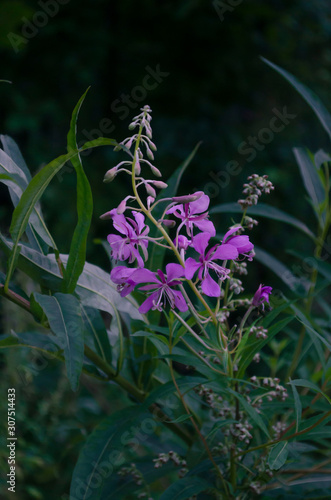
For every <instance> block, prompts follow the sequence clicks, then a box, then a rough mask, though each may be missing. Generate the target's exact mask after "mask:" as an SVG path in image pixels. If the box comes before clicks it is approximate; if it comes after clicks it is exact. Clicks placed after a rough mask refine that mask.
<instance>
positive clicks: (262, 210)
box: [210, 203, 315, 240]
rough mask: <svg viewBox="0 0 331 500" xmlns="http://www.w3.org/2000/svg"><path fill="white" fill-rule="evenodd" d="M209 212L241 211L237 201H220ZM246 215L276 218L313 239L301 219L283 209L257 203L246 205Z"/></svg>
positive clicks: (311, 233)
mask: <svg viewBox="0 0 331 500" xmlns="http://www.w3.org/2000/svg"><path fill="white" fill-rule="evenodd" d="M210 213H211V214H219V213H237V214H238V213H242V208H241V207H240V206H239V205H238V203H222V204H221V205H216V207H213V208H212V209H211V210H210ZM247 215H249V216H258V217H266V218H267V219H272V220H278V221H280V222H284V223H285V224H289V225H291V226H293V227H295V228H296V229H299V231H302V232H303V233H305V234H306V235H307V236H309V237H310V238H312V239H313V240H315V235H314V233H313V232H312V231H311V230H310V229H309V228H308V227H307V226H306V224H304V223H303V222H301V220H298V219H296V218H295V217H293V216H292V215H290V214H287V213H286V212H284V211H283V210H280V209H279V208H276V207H273V206H271V205H268V204H267V203H258V205H254V206H252V207H248V210H247Z"/></svg>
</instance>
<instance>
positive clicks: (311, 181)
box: [293, 148, 325, 209]
mask: <svg viewBox="0 0 331 500" xmlns="http://www.w3.org/2000/svg"><path fill="white" fill-rule="evenodd" d="M293 153H294V156H295V159H296V161H297V163H298V165H299V168H300V173H301V177H302V180H303V183H304V186H305V188H306V191H307V193H308V195H309V197H310V199H311V201H312V203H313V206H314V207H316V209H317V208H318V205H320V204H321V203H323V201H324V198H325V192H324V188H323V184H322V182H321V179H320V178H319V176H318V173H317V170H316V167H315V165H314V164H313V162H312V161H311V159H310V156H309V154H308V152H307V151H306V150H305V149H303V148H293Z"/></svg>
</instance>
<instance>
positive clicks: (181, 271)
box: [101, 106, 271, 313]
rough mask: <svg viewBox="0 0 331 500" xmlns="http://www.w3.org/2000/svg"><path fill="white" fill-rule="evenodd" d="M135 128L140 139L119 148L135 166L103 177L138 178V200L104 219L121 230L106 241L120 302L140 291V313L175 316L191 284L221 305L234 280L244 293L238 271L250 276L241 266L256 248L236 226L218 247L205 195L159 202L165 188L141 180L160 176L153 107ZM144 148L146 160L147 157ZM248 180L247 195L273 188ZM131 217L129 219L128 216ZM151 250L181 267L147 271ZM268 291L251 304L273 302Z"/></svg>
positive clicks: (185, 304)
mask: <svg viewBox="0 0 331 500" xmlns="http://www.w3.org/2000/svg"><path fill="white" fill-rule="evenodd" d="M129 128H130V130H133V129H135V128H138V132H137V133H135V134H134V135H132V136H131V137H129V138H127V139H125V140H124V141H123V142H122V143H120V145H119V146H117V147H116V148H115V149H117V150H118V149H121V148H122V149H124V150H125V151H126V152H127V153H128V154H129V155H130V160H129V161H122V162H120V163H119V164H118V165H117V166H116V167H114V168H112V169H110V170H109V171H108V172H107V173H106V175H105V181H106V182H109V181H112V180H113V179H114V178H115V176H116V175H118V173H119V172H125V173H126V174H129V175H130V176H131V178H132V187H133V194H132V195H129V196H127V197H126V198H124V200H123V201H122V202H121V203H120V204H119V205H118V207H117V208H116V209H113V210H111V211H110V212H107V213H106V214H103V216H101V217H102V218H103V219H111V221H112V223H113V227H114V229H115V230H116V231H117V233H113V232H112V233H111V234H109V235H108V243H109V245H110V248H111V256H112V258H113V259H114V261H115V262H116V266H115V267H114V268H113V269H112V272H111V280H112V281H113V283H115V284H116V285H117V289H118V291H119V292H120V294H121V296H122V297H125V296H126V295H128V294H129V293H131V292H132V291H133V290H134V289H135V288H136V287H137V286H139V290H140V291H142V292H144V293H146V294H147V298H146V299H145V301H144V302H143V303H142V304H141V306H140V308H139V311H140V312H141V313H146V312H148V311H149V310H150V309H152V310H155V309H156V310H160V311H161V310H162V309H163V308H164V307H165V305H166V303H168V304H169V305H170V307H171V308H172V309H175V308H176V309H178V310H179V311H181V312H185V311H187V310H188V303H189V299H188V296H187V294H186V291H185V288H184V286H183V285H184V284H185V282H189V284H190V286H191V288H192V286H193V287H195V289H196V290H197V293H198V294H203V295H206V296H208V297H216V298H220V297H222V296H223V294H224V290H222V283H223V281H225V280H229V284H228V290H229V291H230V293H234V294H239V293H241V292H242V291H243V287H242V282H241V281H240V280H239V279H234V278H233V276H232V272H235V271H238V272H239V274H246V273H247V269H246V263H244V262H242V261H243V260H244V259H247V260H252V258H253V256H254V251H253V249H254V245H253V243H251V242H250V240H249V237H248V236H247V235H244V234H242V232H243V230H244V228H243V226H242V225H239V224H237V225H235V226H233V227H231V228H230V229H229V230H228V231H227V232H226V233H225V235H224V237H223V238H222V239H221V240H220V239H219V240H218V241H217V238H216V229H215V226H214V224H213V222H212V221H211V220H210V219H209V213H208V208H209V203H210V199H209V197H208V196H207V195H206V194H204V193H203V192H202V191H196V192H195V193H193V194H189V195H185V196H174V197H171V198H160V197H158V198H157V199H156V191H155V188H161V189H162V188H165V187H167V185H166V184H165V183H164V182H162V181H157V180H152V179H145V178H144V176H143V174H142V166H147V167H149V169H150V170H151V172H152V173H153V174H154V175H156V176H158V177H160V176H161V172H160V171H159V170H158V169H157V168H156V167H155V166H154V165H153V164H152V163H151V161H153V159H154V154H153V151H155V150H156V147H155V144H154V143H153V142H152V129H151V110H150V108H149V106H144V107H143V108H141V113H140V114H139V115H137V116H136V117H135V118H134V119H133V122H132V123H131V124H130V126H129ZM142 148H144V150H145V152H146V155H147V157H148V159H145V158H144V153H143V151H142ZM131 150H132V151H131ZM129 165H130V170H129V169H128V166H129ZM249 180H251V182H250V183H249V184H247V187H246V188H245V189H246V190H247V189H248V190H249V193H248V194H249V196H255V195H256V196H258V194H259V193H262V192H266V191H267V190H270V189H271V186H270V184H271V183H270V182H269V181H267V180H266V178H265V176H264V177H259V176H251V177H250V178H249ZM141 187H144V188H145V191H146V194H147V200H146V203H145V204H144V203H143V201H142V199H141V195H140V188H141ZM252 190H255V191H254V193H255V194H254V193H253V194H252V193H251V191H252ZM247 192H248V191H247ZM256 192H257V193H258V194H256ZM129 200H130V204H131V203H132V202H134V203H136V204H137V205H138V206H137V207H135V208H134V207H131V206H128V202H129ZM159 203H164V204H165V206H164V209H163V215H162V217H161V218H158V220H156V219H155V218H154V217H153V209H154V207H155V206H156V205H157V204H159ZM129 210H130V211H131V215H126V212H127V211H129ZM145 217H148V219H150V221H151V222H152V223H154V225H156V226H157V228H158V229H159V231H160V233H161V236H160V237H152V236H150V234H149V233H150V228H149V226H148V225H147V224H146V221H145ZM171 228H173V229H174V236H173V237H172V238H171V237H170V235H169V233H168V231H169V229H171ZM212 239H214V241H213V242H211V240H212ZM150 243H152V244H155V245H159V246H162V247H166V248H168V249H170V250H172V252H173V254H174V256H175V257H176V259H177V262H173V263H170V264H168V265H167V266H166V268H165V271H164V270H162V269H157V270H155V271H152V270H149V269H146V268H145V263H146V261H147V260H148V248H149V245H150ZM194 253H195V255H194ZM119 261H120V262H124V261H127V262H128V263H129V264H134V265H136V266H137V267H127V266H126V265H118V264H117V263H118V262H119ZM269 288H270V287H263V288H262V289H261V290H260V292H259V293H260V295H259V297H257V296H256V297H255V296H254V299H253V305H256V304H257V303H259V304H260V303H263V302H264V301H267V294H268V293H270V291H271V289H270V291H269ZM200 296H201V295H200Z"/></svg>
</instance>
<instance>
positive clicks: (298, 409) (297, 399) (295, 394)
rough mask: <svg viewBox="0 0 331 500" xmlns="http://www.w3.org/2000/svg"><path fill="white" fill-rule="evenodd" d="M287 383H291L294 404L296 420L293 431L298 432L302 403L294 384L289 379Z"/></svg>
mask: <svg viewBox="0 0 331 500" xmlns="http://www.w3.org/2000/svg"><path fill="white" fill-rule="evenodd" d="M289 383H290V384H291V388H292V392H293V398H294V406H295V421H296V427H295V432H298V430H299V427H300V424H301V413H302V404H301V400H300V396H299V393H298V391H297V388H296V387H295V385H294V384H292V383H291V381H290V382H289Z"/></svg>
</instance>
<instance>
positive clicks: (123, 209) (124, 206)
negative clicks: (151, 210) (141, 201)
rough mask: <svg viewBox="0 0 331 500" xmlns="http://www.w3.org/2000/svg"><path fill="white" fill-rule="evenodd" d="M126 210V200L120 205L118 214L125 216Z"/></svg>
mask: <svg viewBox="0 0 331 500" xmlns="http://www.w3.org/2000/svg"><path fill="white" fill-rule="evenodd" d="M125 210H126V199H124V200H123V201H121V203H120V204H119V205H118V207H117V209H116V212H117V213H118V214H119V215H120V214H123V213H124V212H125Z"/></svg>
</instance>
